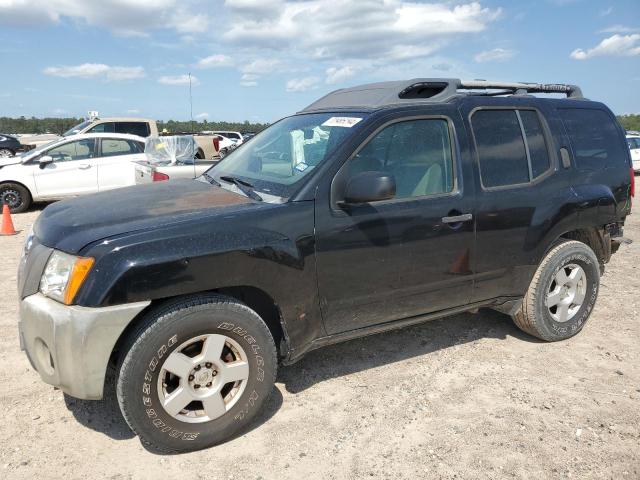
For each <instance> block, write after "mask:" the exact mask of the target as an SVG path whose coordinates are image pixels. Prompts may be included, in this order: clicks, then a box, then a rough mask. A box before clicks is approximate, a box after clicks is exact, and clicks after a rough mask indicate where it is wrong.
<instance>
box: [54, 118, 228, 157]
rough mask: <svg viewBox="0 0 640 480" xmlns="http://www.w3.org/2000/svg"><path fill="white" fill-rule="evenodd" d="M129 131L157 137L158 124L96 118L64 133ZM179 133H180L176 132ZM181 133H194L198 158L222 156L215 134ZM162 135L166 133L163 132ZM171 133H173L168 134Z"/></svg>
mask: <svg viewBox="0 0 640 480" xmlns="http://www.w3.org/2000/svg"><path fill="white" fill-rule="evenodd" d="M113 132H115V133H129V134H132V135H138V136H139V137H145V138H146V137H157V136H158V135H160V133H159V132H158V125H157V123H156V121H155V120H151V119H148V118H127V117H118V118H116V117H113V118H94V119H91V120H86V121H84V122H82V123H80V124H78V125H76V126H75V127H73V128H71V129H69V130H68V131H67V132H65V133H64V134H63V135H64V136H68V135H77V134H79V133H113ZM175 134H178V133H174V135H175ZM179 134H180V135H193V138H194V139H195V141H196V143H197V144H198V149H197V150H196V158H199V159H209V160H211V159H214V158H220V155H219V154H218V150H220V147H219V144H218V138H217V137H216V136H215V135H201V134H198V133H193V132H180V133H179ZM162 135H165V134H164V133H162ZM167 135H171V134H167Z"/></svg>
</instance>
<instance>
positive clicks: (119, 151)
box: [102, 138, 140, 157]
mask: <svg viewBox="0 0 640 480" xmlns="http://www.w3.org/2000/svg"><path fill="white" fill-rule="evenodd" d="M134 153H140V147H139V143H138V142H133V141H131V140H124V139H121V138H103V139H102V156H103V157H114V156H117V155H132V154H134Z"/></svg>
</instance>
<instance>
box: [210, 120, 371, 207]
mask: <svg viewBox="0 0 640 480" xmlns="http://www.w3.org/2000/svg"><path fill="white" fill-rule="evenodd" d="M365 117H366V114H362V113H310V114H304V115H295V116H293V117H288V118H285V119H283V120H281V121H279V122H278V123H276V124H274V125H272V126H270V127H269V128H267V129H266V130H264V131H262V132H260V133H259V134H258V135H256V136H255V137H254V138H252V139H251V141H250V142H248V143H246V144H245V145H242V146H240V147H239V148H238V149H236V150H234V151H233V152H231V153H230V154H228V156H227V157H225V158H224V160H222V161H221V162H220V163H219V164H217V165H216V166H214V167H213V168H212V169H211V170H209V172H208V174H209V175H210V176H212V177H214V178H215V179H216V180H219V179H220V177H222V176H225V177H230V176H231V177H237V178H240V179H242V180H244V181H245V182H249V183H250V184H251V185H252V186H253V188H254V189H255V190H256V191H259V192H264V193H267V194H270V195H277V196H278V197H290V196H291V195H292V194H293V193H294V192H295V191H296V189H297V188H299V186H300V182H301V180H302V179H303V178H304V177H306V176H307V175H309V174H310V173H311V172H312V171H313V170H314V169H315V168H316V167H318V166H319V165H320V164H322V163H323V162H324V161H325V159H326V158H327V157H328V156H329V155H330V154H331V153H332V152H333V150H334V149H335V148H336V147H337V146H338V145H340V143H341V142H342V141H343V140H344V139H345V138H346V137H347V136H348V135H349V134H350V133H351V132H352V131H353V130H356V129H357V128H358V127H359V126H360V125H358V124H359V123H360V121H361V120H363V119H364V118H365Z"/></svg>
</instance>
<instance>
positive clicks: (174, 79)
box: [158, 75, 200, 87]
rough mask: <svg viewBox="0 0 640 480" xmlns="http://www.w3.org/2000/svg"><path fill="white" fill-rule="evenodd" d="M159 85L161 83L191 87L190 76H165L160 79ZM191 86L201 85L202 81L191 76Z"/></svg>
mask: <svg viewBox="0 0 640 480" xmlns="http://www.w3.org/2000/svg"><path fill="white" fill-rule="evenodd" d="M158 83H161V84H163V85H178V86H185V85H189V75H165V76H163V77H160V78H159V79H158ZM191 85H193V86H194V87H195V86H196V85H200V81H199V80H198V78H197V77H194V76H193V75H191Z"/></svg>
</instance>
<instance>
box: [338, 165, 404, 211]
mask: <svg viewBox="0 0 640 480" xmlns="http://www.w3.org/2000/svg"><path fill="white" fill-rule="evenodd" d="M395 196H396V180H395V178H394V177H393V175H389V174H387V173H384V172H362V173H358V174H357V175H355V176H354V177H352V178H351V179H350V180H349V183H347V189H346V192H345V195H344V201H345V203H348V204H350V203H369V202H379V201H381V200H389V199H392V198H393V197H395Z"/></svg>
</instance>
